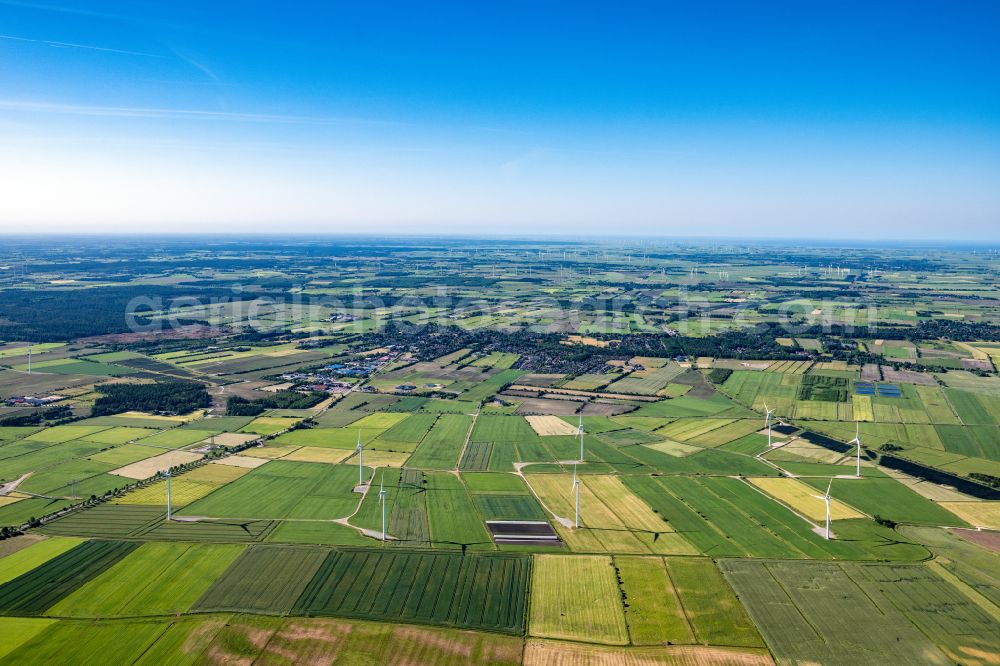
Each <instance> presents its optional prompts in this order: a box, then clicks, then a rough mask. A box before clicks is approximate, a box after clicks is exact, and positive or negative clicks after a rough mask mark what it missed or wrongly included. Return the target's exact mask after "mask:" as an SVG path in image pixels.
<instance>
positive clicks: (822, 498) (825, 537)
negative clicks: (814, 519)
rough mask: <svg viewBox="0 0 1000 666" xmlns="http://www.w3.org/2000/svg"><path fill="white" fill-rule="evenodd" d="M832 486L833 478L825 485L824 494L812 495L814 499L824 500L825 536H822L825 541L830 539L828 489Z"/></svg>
mask: <svg viewBox="0 0 1000 666" xmlns="http://www.w3.org/2000/svg"><path fill="white" fill-rule="evenodd" d="M832 487H833V479H830V485H828V486H827V487H826V494H825V495H814V497H815V498H816V499H821V500H823V501H824V502H826V536H824V537H823V538H824V539H826V540H827V541H829V540H830V489H831V488H832Z"/></svg>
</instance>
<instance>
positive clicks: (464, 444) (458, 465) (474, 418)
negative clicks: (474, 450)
mask: <svg viewBox="0 0 1000 666" xmlns="http://www.w3.org/2000/svg"><path fill="white" fill-rule="evenodd" d="M481 411H483V407H482V405H480V406H479V409H477V410H476V413H475V414H473V415H472V423H470V424H469V431H468V432H467V433H465V441H464V442H462V450H461V451H459V452H458V460H456V461H455V467H454V468H452V470H451V471H452V472H453V473H455V474H458V473H459V470H460V469H461V465H462V458H464V457H465V450H466V449H467V448H469V441H470V440H471V439H472V431H473V430H475V429H476V421H477V420H479V413H480V412H481ZM439 417H440V415H439ZM427 432H428V433H429V432H430V431H429V430H428V431H427ZM488 464H489V463H488V462H487V465H488Z"/></svg>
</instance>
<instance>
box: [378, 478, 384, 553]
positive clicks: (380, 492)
mask: <svg viewBox="0 0 1000 666" xmlns="http://www.w3.org/2000/svg"><path fill="white" fill-rule="evenodd" d="M378 501H379V503H380V504H381V505H382V541H385V475H384V474H383V475H382V477H380V478H379V482H378Z"/></svg>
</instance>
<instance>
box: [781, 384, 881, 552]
mask: <svg viewBox="0 0 1000 666" xmlns="http://www.w3.org/2000/svg"><path fill="white" fill-rule="evenodd" d="M764 411H765V413H766V415H765V417H764V426H765V427H766V428H767V446H768V449H772V448H774V447H775V444H774V442H773V441H772V439H771V417H772V416H774V410H773V409H770V408H768V406H767V403H766V402H765V403H764ZM848 445H854V446H855V453H856V456H855V463H856V467H855V472H854V475H855V476H856V477H857V478H859V479H860V478H861V424H860V423H859V422H858V421H855V422H854V439H852V440H851V441H850V442H848ZM832 488H833V478H832V477H831V478H830V483H829V485H827V487H826V492H825V493H824V494H822V495H813V497H815V498H816V499H820V500H823V501H824V502H825V503H826V532H825V535H824V537H823V538H825V539H826V540H827V541H829V540H830V499H831V498H830V490H831V489H832Z"/></svg>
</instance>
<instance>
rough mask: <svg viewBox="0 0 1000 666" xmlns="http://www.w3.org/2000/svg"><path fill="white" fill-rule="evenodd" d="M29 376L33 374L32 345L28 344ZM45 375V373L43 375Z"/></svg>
mask: <svg viewBox="0 0 1000 666" xmlns="http://www.w3.org/2000/svg"><path fill="white" fill-rule="evenodd" d="M28 374H29V375H30V374H31V343H30V342H29V343H28ZM42 374H45V373H42Z"/></svg>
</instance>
